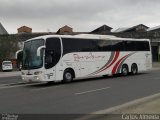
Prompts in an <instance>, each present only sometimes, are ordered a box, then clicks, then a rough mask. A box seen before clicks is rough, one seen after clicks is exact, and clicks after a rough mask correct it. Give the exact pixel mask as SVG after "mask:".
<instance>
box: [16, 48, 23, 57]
mask: <svg viewBox="0 0 160 120" xmlns="http://www.w3.org/2000/svg"><path fill="white" fill-rule="evenodd" d="M22 51H23V50H18V51H17V52H16V59H18V54H19V53H20V52H22Z"/></svg>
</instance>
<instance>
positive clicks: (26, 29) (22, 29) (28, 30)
mask: <svg viewBox="0 0 160 120" xmlns="http://www.w3.org/2000/svg"><path fill="white" fill-rule="evenodd" d="M17 31H18V33H32V28H30V27H27V26H22V27H20V28H18V29H17Z"/></svg>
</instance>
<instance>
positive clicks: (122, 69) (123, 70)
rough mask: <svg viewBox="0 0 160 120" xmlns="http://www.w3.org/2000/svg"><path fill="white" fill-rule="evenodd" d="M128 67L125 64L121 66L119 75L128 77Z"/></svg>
mask: <svg viewBox="0 0 160 120" xmlns="http://www.w3.org/2000/svg"><path fill="white" fill-rule="evenodd" d="M128 72H129V70H128V66H127V65H126V64H124V65H122V68H121V73H122V75H123V76H127V75H128Z"/></svg>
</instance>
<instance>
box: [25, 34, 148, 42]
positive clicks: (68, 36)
mask: <svg viewBox="0 0 160 120" xmlns="http://www.w3.org/2000/svg"><path fill="white" fill-rule="evenodd" d="M49 37H59V38H81V39H86V38H87V39H99V40H102V39H103V40H127V41H133V40H134V41H149V39H135V38H120V37H116V36H113V35H95V34H78V35H44V36H39V37H35V38H32V39H29V40H27V41H30V40H35V39H47V38H49Z"/></svg>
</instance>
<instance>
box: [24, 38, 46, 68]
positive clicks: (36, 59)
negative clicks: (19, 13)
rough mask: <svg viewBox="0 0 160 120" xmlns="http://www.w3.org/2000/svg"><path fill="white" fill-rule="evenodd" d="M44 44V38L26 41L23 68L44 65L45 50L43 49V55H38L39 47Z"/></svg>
mask: <svg viewBox="0 0 160 120" xmlns="http://www.w3.org/2000/svg"><path fill="white" fill-rule="evenodd" d="M43 45H44V40H43V39H36V40H31V41H27V42H25V44H24V49H23V62H22V68H23V69H38V68H41V67H42V66H43V51H42V50H41V55H40V56H37V49H38V48H39V47H40V46H43Z"/></svg>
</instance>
